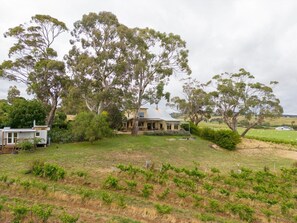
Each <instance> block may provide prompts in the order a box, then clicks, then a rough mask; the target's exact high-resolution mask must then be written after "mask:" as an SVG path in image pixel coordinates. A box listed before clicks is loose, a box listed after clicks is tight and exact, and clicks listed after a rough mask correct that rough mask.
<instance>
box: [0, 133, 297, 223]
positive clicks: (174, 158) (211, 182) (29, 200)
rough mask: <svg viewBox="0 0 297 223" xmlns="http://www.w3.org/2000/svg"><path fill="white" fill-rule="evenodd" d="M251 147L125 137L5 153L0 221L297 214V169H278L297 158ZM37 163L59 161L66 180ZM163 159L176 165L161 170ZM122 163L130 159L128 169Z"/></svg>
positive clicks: (0, 161)
mask: <svg viewBox="0 0 297 223" xmlns="http://www.w3.org/2000/svg"><path fill="white" fill-rule="evenodd" d="M246 151H249V150H246ZM246 151H244V150H237V151H227V150H222V149H213V148H211V147H210V143H209V142H207V141H205V140H201V139H199V138H196V139H195V140H184V139H183V138H182V137H167V136H166V137H165V136H162V137H159V136H138V137H132V136H130V135H120V136H117V137H114V138H109V139H103V140H100V141H97V142H94V143H93V144H91V143H88V142H85V143H71V144H54V145H51V146H50V147H48V148H40V149H38V150H37V151H35V152H21V153H19V154H17V155H13V154H5V155H0V170H1V172H0V191H1V193H0V222H41V220H40V219H41V218H42V217H45V215H46V213H45V212H44V211H45V210H47V209H51V210H52V213H51V214H50V216H49V221H48V222H75V221H70V220H69V219H70V218H75V217H76V216H77V217H79V220H78V222H108V223H111V222H113V223H115V222H118V223H124V222H126V223H129V222H130V223H136V222H200V221H205V220H207V219H208V221H210V222H226V223H227V222H229V223H231V222H246V220H248V221H249V222H254V220H256V222H257V220H259V219H263V218H265V219H272V222H273V221H275V220H278V221H280V222H292V221H291V220H292V219H295V218H296V219H297V216H296V215H295V210H296V208H295V205H296V207H297V203H296V201H295V200H294V196H295V195H294V194H297V191H296V189H295V188H296V182H297V178H296V176H295V175H296V174H295V172H294V170H293V172H288V173H286V174H285V175H284V174H282V172H281V171H280V169H281V167H287V168H290V167H292V164H293V163H294V160H292V159H285V158H281V157H278V156H277V155H275V151H274V149H271V150H265V151H263V153H262V152H261V151H260V152H259V150H257V151H258V152H257V153H253V152H252V153H249V152H246ZM34 160H41V161H45V162H47V163H50V164H56V165H58V166H60V167H61V168H63V169H64V170H65V171H66V175H65V178H64V179H61V180H58V181H51V180H49V179H48V178H46V177H45V178H43V177H38V176H34V175H33V174H32V173H31V174H28V173H27V174H25V173H26V170H28V169H29V168H30V166H31V164H32V162H33V161H34ZM146 160H151V161H152V162H153V163H154V164H155V166H154V168H153V169H152V170H149V169H143V168H141V167H144V164H145V161H146ZM162 163H170V164H171V169H170V168H169V169H167V172H163V171H160V168H161V166H162ZM118 164H126V167H125V166H122V168H123V169H122V172H119V171H118V169H116V168H115V167H116V166H118ZM130 164H132V165H133V166H129V165H130ZM197 166H198V169H195V167H197ZM127 167H129V168H132V169H129V168H128V169H125V168H127ZM139 167H140V168H139ZM167 167H168V165H167ZM212 167H216V168H217V169H213V168H212ZM243 167H244V168H243ZM264 167H265V168H264ZM211 168H212V169H211ZM247 168H248V169H247ZM164 169H166V168H164ZM263 169H265V170H266V171H267V170H270V172H269V171H268V172H265V171H263ZM131 170H132V171H131ZM230 170H233V171H231V172H230ZM133 171H136V172H133ZM240 171H244V172H243V174H240ZM262 175H263V179H264V178H265V180H263V179H262ZM200 176H201V177H200ZM266 181H267V182H270V183H269V184H268V183H266ZM106 182H108V183H106ZM133 184H135V187H133V188H132V186H131V185H133ZM106 185H108V186H106ZM252 188H253V189H252ZM259 190H260V192H259ZM263 191H264V192H263ZM266 191H268V192H269V193H268V194H267V192H266ZM271 191H274V192H273V193H272V192H271ZM259 193H260V194H259ZM271 193H272V194H273V197H272V194H271ZM249 197H250V198H249ZM283 197H284V198H283ZM287 199H289V200H287ZM285 201H286V203H284V202H285ZM275 202H276V203H275ZM270 203H275V204H273V206H271V204H270ZM268 204H269V205H268ZM36 205H37V206H36ZM284 205H285V206H284ZM292 205H293V206H292ZM250 207H253V208H250ZM280 207H282V208H283V209H280ZM1 209H2V210H1ZM34 210H35V212H34ZM36 210H38V211H37V212H36ZM40 210H43V211H40ZM239 212H240V214H239ZM266 212H267V213H268V214H269V216H268V217H267V218H266V217H265V216H263V213H266ZM21 213H23V214H22V216H20V214H21ZM270 213H271V214H270ZM66 217H67V218H68V221H62V220H61V219H63V218H66ZM17 218H18V219H24V221H21V220H18V219H17Z"/></svg>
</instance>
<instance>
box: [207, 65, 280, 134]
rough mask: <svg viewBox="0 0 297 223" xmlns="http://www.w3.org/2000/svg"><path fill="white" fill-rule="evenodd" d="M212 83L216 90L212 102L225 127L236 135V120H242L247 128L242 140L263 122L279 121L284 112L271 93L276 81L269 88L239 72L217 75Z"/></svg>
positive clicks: (244, 72)
mask: <svg viewBox="0 0 297 223" xmlns="http://www.w3.org/2000/svg"><path fill="white" fill-rule="evenodd" d="M213 82H214V83H215V86H216V90H215V91H214V92H212V95H213V100H214V102H215V106H216V108H217V112H218V113H219V114H220V115H221V116H222V118H223V120H224V122H225V123H226V124H227V126H228V127H229V128H230V129H231V130H232V131H235V132H237V124H238V119H239V117H240V116H242V117H244V118H245V121H246V122H247V128H246V129H245V130H244V132H243V133H242V134H241V136H245V134H246V133H247V132H248V131H249V130H250V129H251V128H253V127H255V126H257V125H260V124H261V123H263V122H264V120H265V118H274V117H278V116H280V115H281V114H282V112H283V108H282V107H281V105H280V100H279V99H278V98H277V97H276V96H275V94H274V93H273V88H272V87H273V86H274V85H275V84H277V82H275V81H271V82H270V84H269V85H265V84H263V83H259V82H255V81H254V76H253V75H251V74H250V73H249V72H247V71H245V70H244V69H240V70H239V72H238V73H223V74H220V75H216V76H214V77H213Z"/></svg>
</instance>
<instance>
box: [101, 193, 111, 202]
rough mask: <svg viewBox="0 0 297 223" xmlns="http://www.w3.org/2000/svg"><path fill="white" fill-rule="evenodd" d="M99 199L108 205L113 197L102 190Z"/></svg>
mask: <svg viewBox="0 0 297 223" xmlns="http://www.w3.org/2000/svg"><path fill="white" fill-rule="evenodd" d="M101 200H102V201H103V202H104V203H105V204H108V205H110V204H111V203H112V201H113V197H112V196H111V195H110V194H109V193H107V192H102V194H101Z"/></svg>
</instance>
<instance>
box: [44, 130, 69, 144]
mask: <svg viewBox="0 0 297 223" xmlns="http://www.w3.org/2000/svg"><path fill="white" fill-rule="evenodd" d="M48 136H49V137H50V138H51V142H53V143H69V142H74V141H75V139H74V137H73V135H72V130H71V128H70V127H67V128H66V129H64V128H57V127H53V128H51V130H50V131H49V132H48Z"/></svg>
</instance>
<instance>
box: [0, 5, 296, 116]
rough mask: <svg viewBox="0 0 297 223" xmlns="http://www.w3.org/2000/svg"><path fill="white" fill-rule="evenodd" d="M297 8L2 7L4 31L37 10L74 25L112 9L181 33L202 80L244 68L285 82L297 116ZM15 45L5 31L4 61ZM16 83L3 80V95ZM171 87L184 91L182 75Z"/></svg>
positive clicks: (288, 105)
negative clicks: (86, 16)
mask: <svg viewBox="0 0 297 223" xmlns="http://www.w3.org/2000/svg"><path fill="white" fill-rule="evenodd" d="M15 5H18V7H17V9H16V7H15ZM296 9H297V2H296V1H295V0H285V1H279V0H261V1H259V0H225V1H221V0H209V1H204V0H187V1H182V0H162V1H157V0H142V1H139V0H125V1H122V0H109V1H103V0H88V1H83V0H73V1H71V4H69V1H66V0H59V1H58V0H52V1H47V2H46V1H36V0H27V1H18V0H10V1H4V2H3V3H2V5H1V9H0V34H2V33H3V32H5V31H6V30H7V29H8V28H9V27H13V26H15V25H18V24H20V23H23V22H26V21H29V19H30V17H31V16H33V15H34V14H36V13H40V14H49V15H51V16H53V17H56V18H58V19H60V20H62V21H64V22H65V23H66V24H67V25H68V27H69V28H70V29H71V28H72V25H73V23H74V22H75V21H77V20H79V19H80V18H81V17H82V15H83V14H86V13H88V12H99V11H111V12H113V13H114V14H115V15H117V17H118V19H119V20H120V22H122V23H123V24H125V25H127V26H130V27H135V26H137V27H151V28H154V29H156V30H160V31H163V32H173V33H175V34H179V35H180V36H181V37H182V38H183V39H184V40H185V41H186V42H187V46H188V49H189V50H190V54H189V61H190V65H191V68H192V70H193V76H194V77H196V78H197V79H199V80H201V81H208V80H209V79H210V78H211V77H212V76H213V75H215V74H218V73H222V72H225V71H226V72H237V71H238V69H239V68H241V67H243V68H245V69H246V70H248V71H250V72H251V73H252V74H253V75H254V76H255V77H256V79H257V80H259V81H260V82H264V83H269V81H270V80H276V81H279V85H278V86H277V87H276V88H275V93H276V95H277V96H278V97H279V98H280V100H281V102H282V105H283V106H284V109H285V113H291V114H292V113H294V114H295V113H296V114H297V104H296V103H294V102H295V88H296V86H297V74H296V72H297V69H296V58H297V43H296V39H297V15H296ZM68 39H69V34H65V35H64V36H63V38H62V39H61V41H60V42H58V43H57V44H56V47H57V49H59V53H60V55H61V56H63V55H64V54H65V53H67V51H68V50H69V45H68ZM11 43H12V42H11V41H10V40H7V39H4V38H3V37H2V36H1V35H0V47H1V51H0V61H2V60H4V59H5V58H7V52H8V49H9V46H10V45H11ZM0 81H1V80H0ZM1 82H2V81H1ZM10 84H11V83H8V82H5V83H4V84H2V83H1V87H0V97H1V98H3V97H6V94H7V93H6V92H7V89H8V87H9V86H10ZM23 89H24V88H23ZM168 89H170V90H172V92H173V93H172V94H181V90H182V89H181V83H180V81H179V78H173V81H172V83H170V84H169V86H168Z"/></svg>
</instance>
